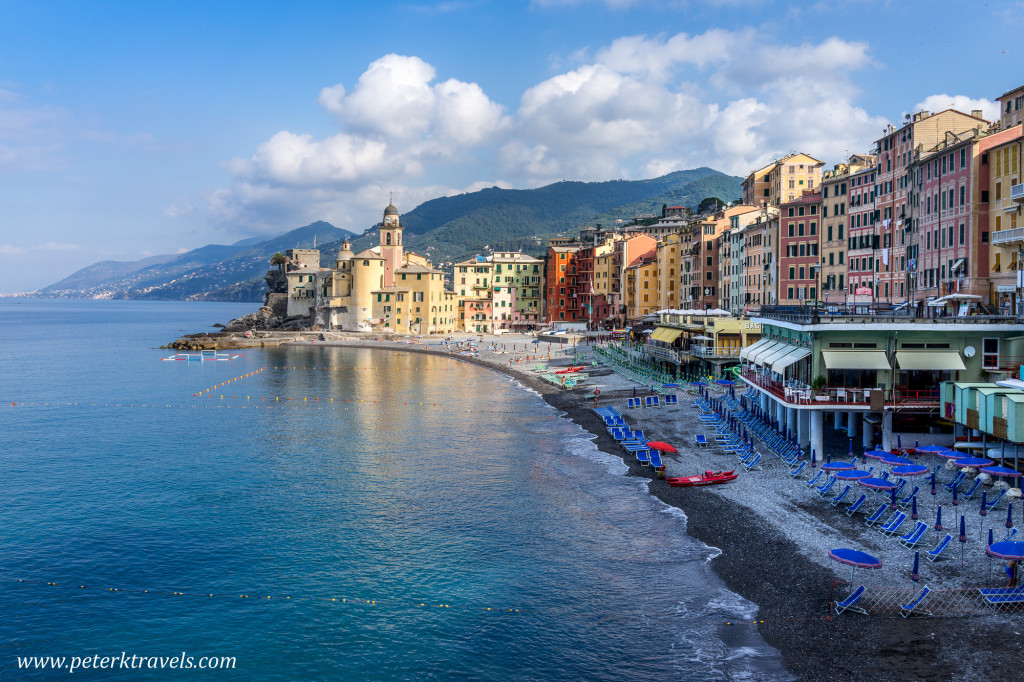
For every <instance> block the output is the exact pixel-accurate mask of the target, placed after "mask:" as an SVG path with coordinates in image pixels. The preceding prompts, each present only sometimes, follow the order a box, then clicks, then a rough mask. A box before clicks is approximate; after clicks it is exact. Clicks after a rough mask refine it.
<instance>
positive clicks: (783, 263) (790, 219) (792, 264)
mask: <svg viewBox="0 0 1024 682" xmlns="http://www.w3.org/2000/svg"><path fill="white" fill-rule="evenodd" d="M779 210H780V217H779V261H778V262H779V280H778V281H779V305H804V303H806V302H807V301H816V300H818V290H819V289H820V288H821V285H820V282H819V280H818V275H819V274H820V271H821V260H820V258H819V256H818V249H819V245H820V243H821V240H820V232H821V231H820V230H819V229H818V228H819V226H820V224H821V192H820V191H814V190H804V192H803V196H801V197H800V198H799V199H796V200H795V201H790V202H788V203H785V204H782V205H781V206H780V207H779Z"/></svg>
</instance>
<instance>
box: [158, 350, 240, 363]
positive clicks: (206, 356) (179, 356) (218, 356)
mask: <svg viewBox="0 0 1024 682" xmlns="http://www.w3.org/2000/svg"><path fill="white" fill-rule="evenodd" d="M240 357H242V354H241V353H220V352H218V351H215V350H201V351H199V352H198V353H175V354H174V355H172V356H171V357H169V358H160V360H161V361H163V362H167V361H169V360H170V361H177V362H230V361H231V360H234V359H235V358H240Z"/></svg>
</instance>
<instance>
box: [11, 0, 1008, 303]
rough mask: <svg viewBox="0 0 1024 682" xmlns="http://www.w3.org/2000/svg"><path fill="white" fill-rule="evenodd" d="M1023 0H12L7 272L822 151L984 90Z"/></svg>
mask: <svg viewBox="0 0 1024 682" xmlns="http://www.w3.org/2000/svg"><path fill="white" fill-rule="evenodd" d="M1022 29H1024V2H1020V1H1008V2H1002V3H993V4H989V5H980V4H979V5H972V6H971V8H970V9H969V10H967V9H965V8H964V5H963V4H962V3H946V2H935V1H933V2H913V1H907V2H876V1H874V0H848V1H846V2H840V1H833V2H822V3H815V2H805V3H800V4H794V5H790V4H789V3H781V2H771V1H770V0H759V1H756V2H754V1H748V0H705V1H703V2H702V1H698V0H677V1H656V0H650V1H644V0H635V1H630V0H606V1H596V0H595V1H587V0H576V1H572V0H566V1H561V0H536V1H534V2H500V3H499V2H487V1H483V0H481V1H474V0H451V1H448V2H438V3H431V2H412V3H407V2H396V3H393V2H374V3H363V2H358V3H357V2H313V1H310V2H297V3H290V4H285V3H266V2H251V1H250V2H245V3H241V2H237V3H235V2H217V3H210V2H175V3H138V2H105V3H81V2H76V3H60V2H49V3H36V2H5V1H4V0H0V262H2V264H3V267H2V268H0V292H10V291H28V290H32V289H35V288H39V287H42V286H45V285H47V284H50V283H52V282H55V281H57V280H58V279H60V278H62V277H64V276H66V275H67V274H70V273H71V272H72V271H74V270H76V269H78V268H80V267H83V266H85V265H88V264H90V263H93V262H95V261H98V260H106V259H111V260H135V259H138V258H142V257H145V256H147V255H151V254H159V253H174V252H178V251H182V250H187V249H191V248H195V247H198V246H202V245H204V244H208V243H231V242H233V241H236V240H238V239H241V238H243V237H249V236H253V235H260V234H263V235H273V234H279V233H281V232H284V231H287V230H289V229H292V228H294V227H298V226H300V225H305V224H307V223H308V222H311V221H312V220H317V219H324V220H328V221H330V222H332V223H334V224H335V225H337V226H339V227H344V228H347V229H350V230H352V231H354V232H361V231H363V230H364V229H365V228H366V227H368V226H369V225H371V224H372V223H373V222H375V221H376V220H378V219H379V216H380V214H381V211H382V210H383V207H384V205H386V203H387V198H388V194H389V192H394V197H395V203H396V204H397V205H398V207H399V209H400V210H401V211H403V212H404V211H408V210H410V209H412V208H414V207H415V206H416V205H417V204H419V203H420V202H422V201H425V200H427V199H430V198H433V197H436V196H440V195H445V194H457V193H461V192H465V191H472V190H474V189H479V188H480V187H489V186H493V185H498V186H502V187H516V188H523V187H536V186H540V185H543V184H547V183H549V182H552V181H557V180H561V179H579V180H606V179H612V178H620V177H621V178H643V177H653V176H656V175H661V174H663V173H666V172H669V171H672V170H678V169H681V168H692V167H696V166H702V165H706V166H711V167H713V168H717V169H719V170H723V171H725V172H730V173H734V174H737V175H745V174H746V173H747V172H749V171H750V170H752V169H753V168H754V167H755V166H757V165H758V164H761V163H764V162H765V161H767V160H770V159H771V158H774V157H777V156H779V155H782V154H786V153H788V152H790V151H796V150H800V151H805V152H807V153H810V154H812V155H815V156H817V157H818V158H821V159H823V160H824V161H826V163H828V164H830V165H831V164H833V163H835V162H837V161H840V160H842V158H843V157H844V156H845V155H846V154H849V153H856V152H863V151H867V149H868V147H869V146H870V144H871V142H872V141H873V140H874V139H876V138H877V137H878V135H879V134H880V132H881V130H882V127H883V126H884V125H885V124H886V123H888V122H897V121H899V120H901V118H902V116H903V114H905V113H907V112H910V111H916V110H918V109H921V108H924V109H929V110H932V111H935V110H938V109H941V108H945V107H947V106H948V105H950V104H956V105H957V106H958V107H959V108H962V109H970V108H981V109H983V110H985V111H986V113H988V114H989V115H991V114H992V113H994V108H993V107H992V100H993V99H994V98H995V97H997V96H998V95H1000V94H1001V93H1003V92H1005V91H1006V90H1008V89H1010V88H1012V87H1015V86H1017V85H1020V84H1021V80H1022V79H1024V47H1021V46H1020V45H1021V42H1020V36H1021V35H1022Z"/></svg>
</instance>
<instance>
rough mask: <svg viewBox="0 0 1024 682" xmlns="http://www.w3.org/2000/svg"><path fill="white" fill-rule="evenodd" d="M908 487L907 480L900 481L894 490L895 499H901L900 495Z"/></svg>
mask: <svg viewBox="0 0 1024 682" xmlns="http://www.w3.org/2000/svg"><path fill="white" fill-rule="evenodd" d="M854 466H856V464H855V465H854ZM906 486H907V479H905V478H901V479H900V482H899V483H897V484H896V490H894V491H893V495H894V497H899V496H900V493H902V492H903V489H904V488H905V487H906Z"/></svg>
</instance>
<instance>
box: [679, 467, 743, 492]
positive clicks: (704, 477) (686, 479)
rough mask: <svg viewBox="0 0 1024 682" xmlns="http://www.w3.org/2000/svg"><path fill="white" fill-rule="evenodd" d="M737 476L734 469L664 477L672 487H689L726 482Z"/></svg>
mask: <svg viewBox="0 0 1024 682" xmlns="http://www.w3.org/2000/svg"><path fill="white" fill-rule="evenodd" d="M737 476H739V474H737V473H736V472H735V470H734V471H705V472H704V473H703V474H697V475H696V476H680V477H678V478H666V479H665V480H666V481H668V484H669V485H670V486H672V487H673V488H690V487H693V486H698V485H715V484H717V483H728V482H729V481H732V480H735V479H736V477H737Z"/></svg>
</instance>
